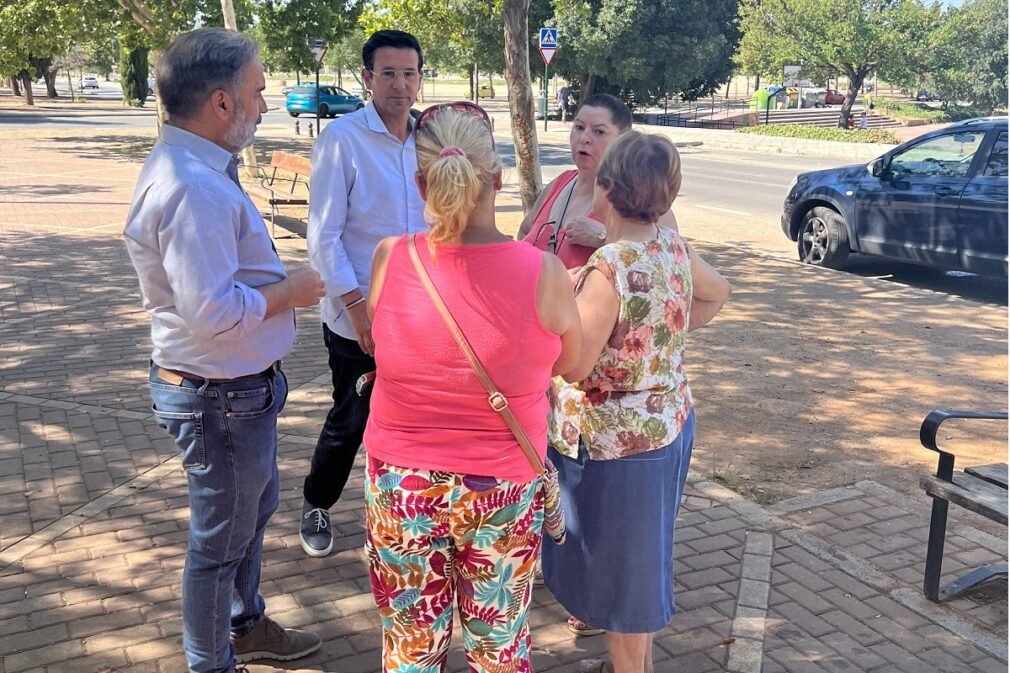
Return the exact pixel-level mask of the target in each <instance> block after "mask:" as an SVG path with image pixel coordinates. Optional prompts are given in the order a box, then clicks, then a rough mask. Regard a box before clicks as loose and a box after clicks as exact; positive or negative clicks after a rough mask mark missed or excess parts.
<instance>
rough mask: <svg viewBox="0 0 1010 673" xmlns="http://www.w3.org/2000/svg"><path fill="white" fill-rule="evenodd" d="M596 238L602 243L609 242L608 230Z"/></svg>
mask: <svg viewBox="0 0 1010 673" xmlns="http://www.w3.org/2000/svg"><path fill="white" fill-rule="evenodd" d="M596 238H598V239H600V242H601V243H602V242H603V241H605V240H607V230H606V229H604V230H603V231H601V232H600V233H598V234H597V235H596Z"/></svg>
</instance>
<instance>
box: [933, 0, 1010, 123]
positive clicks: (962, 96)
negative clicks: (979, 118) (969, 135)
mask: <svg viewBox="0 0 1010 673" xmlns="http://www.w3.org/2000/svg"><path fill="white" fill-rule="evenodd" d="M1007 9H1008V8H1007V0H968V1H967V2H965V4H964V5H962V6H960V7H951V8H950V9H949V10H948V13H947V16H946V17H945V21H944V23H943V27H942V28H941V29H940V30H939V31H938V33H939V35H938V39H937V45H936V48H935V50H934V51H933V52H932V54H933V55H934V62H933V67H932V73H931V74H932V80H933V86H934V88H935V92H936V94H937V95H938V96H939V97H940V98H941V99H942V100H943V101H944V102H945V103H946V104H957V103H959V102H964V103H969V104H971V105H972V106H975V107H980V108H983V109H985V110H988V111H989V112H992V111H994V110H996V109H1001V108H1005V107H1006V104H1007V21H1006V17H1007Z"/></svg>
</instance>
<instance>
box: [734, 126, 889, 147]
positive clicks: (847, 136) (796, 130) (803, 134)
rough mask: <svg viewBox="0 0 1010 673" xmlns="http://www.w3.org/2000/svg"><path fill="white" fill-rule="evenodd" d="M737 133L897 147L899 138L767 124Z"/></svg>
mask: <svg viewBox="0 0 1010 673" xmlns="http://www.w3.org/2000/svg"><path fill="white" fill-rule="evenodd" d="M736 132H737V133H753V134H755V135H760V136H774V137H778V138H803V139H806V140H833V141H837V142H846V143H885V144H888V145H897V144H898V143H899V141H898V138H897V136H895V135H894V133H892V132H891V131H888V130H886V129H867V130H865V131H864V130H862V129H852V130H846V129H838V128H821V127H818V126H800V125H798V124H766V125H761V126H745V127H743V128H738V129H737V130H736Z"/></svg>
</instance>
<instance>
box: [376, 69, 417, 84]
mask: <svg viewBox="0 0 1010 673" xmlns="http://www.w3.org/2000/svg"><path fill="white" fill-rule="evenodd" d="M368 72H370V73H372V74H373V75H375V76H376V77H378V78H379V79H381V80H382V81H383V82H387V83H389V84H392V83H393V82H395V81H396V80H397V79H399V78H401V77H402V78H403V81H404V82H405V83H407V84H413V83H414V82H417V81H418V80H419V79H420V78H421V73H419V72H418V71H416V70H401V71H399V72H398V71H396V70H393V69H392V68H386V69H384V70H380V71H379V72H375V71H374V70H372V69H371V68H369V69H368Z"/></svg>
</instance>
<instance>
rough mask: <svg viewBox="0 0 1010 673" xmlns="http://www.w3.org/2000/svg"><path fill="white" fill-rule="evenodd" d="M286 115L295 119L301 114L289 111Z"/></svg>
mask: <svg viewBox="0 0 1010 673" xmlns="http://www.w3.org/2000/svg"><path fill="white" fill-rule="evenodd" d="M288 114H289V115H291V116H292V117H297V116H298V115H300V114H301V112H292V111H291V110H288Z"/></svg>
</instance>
